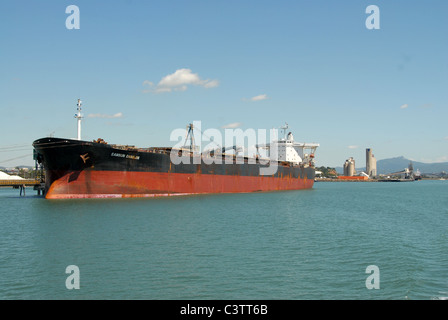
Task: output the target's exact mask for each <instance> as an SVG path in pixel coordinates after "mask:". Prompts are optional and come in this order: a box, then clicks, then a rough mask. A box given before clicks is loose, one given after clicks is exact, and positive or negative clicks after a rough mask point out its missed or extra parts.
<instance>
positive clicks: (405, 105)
mask: <svg viewBox="0 0 448 320" xmlns="http://www.w3.org/2000/svg"><path fill="white" fill-rule="evenodd" d="M407 107H409V105H408V104H407V103H406V104H403V105H402V106H401V107H400V109H406V108H407Z"/></svg>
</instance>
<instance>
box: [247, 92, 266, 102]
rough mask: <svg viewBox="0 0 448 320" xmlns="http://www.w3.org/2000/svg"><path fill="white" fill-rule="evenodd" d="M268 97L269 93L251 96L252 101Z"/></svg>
mask: <svg viewBox="0 0 448 320" xmlns="http://www.w3.org/2000/svg"><path fill="white" fill-rule="evenodd" d="M266 99H269V98H268V95H267V94H260V95H258V96H255V97H252V98H250V101H261V100H266Z"/></svg>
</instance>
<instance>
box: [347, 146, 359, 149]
mask: <svg viewBox="0 0 448 320" xmlns="http://www.w3.org/2000/svg"><path fill="white" fill-rule="evenodd" d="M347 148H349V149H357V148H359V147H358V146H348V147H347Z"/></svg>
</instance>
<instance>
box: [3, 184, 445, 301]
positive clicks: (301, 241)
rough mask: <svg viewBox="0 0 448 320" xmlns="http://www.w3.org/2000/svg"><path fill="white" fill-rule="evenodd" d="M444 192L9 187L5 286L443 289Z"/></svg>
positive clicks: (206, 294)
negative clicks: (171, 193) (56, 196)
mask: <svg viewBox="0 0 448 320" xmlns="http://www.w3.org/2000/svg"><path fill="white" fill-rule="evenodd" d="M447 195H448V181H416V182H406V183H381V182H378V183H362V182H341V183H331V182H317V183H315V185H314V187H313V189H311V190H305V191H287V192H272V193H250V194H218V195H200V196H182V197H171V198H152V199H85V200H45V199H43V198H41V197H37V196H36V195H35V192H33V191H31V189H28V190H27V193H26V196H25V197H20V196H19V191H18V190H14V189H0V219H1V220H0V221H1V223H0V299H3V300H5V299H6V300H8V299H151V300H154V299H168V300H170V299H198V300H201V299H217V300H221V299H269V300H270V299H286V300H302V299H303V300H308V299H347V300H357V299H381V300H386V299H387V300H389V299H390V300H403V299H411V300H430V299H447V298H448V196H447ZM69 266H76V267H77V268H78V271H79V272H73V273H72V272H70V271H68V270H69V269H67V267H69ZM371 266H374V269H373V271H371V270H372V269H371V268H372V267H371ZM369 267H370V269H369ZM66 271H67V272H66ZM74 275H76V276H77V278H76V281H77V283H78V285H79V289H76V288H75V289H73V288H70V286H69V285H68V284H67V283H69V284H70V283H72V282H70V281H71V279H70V277H72V276H74ZM68 280H70V281H68ZM73 283H75V280H73ZM372 285H374V287H373V288H372Z"/></svg>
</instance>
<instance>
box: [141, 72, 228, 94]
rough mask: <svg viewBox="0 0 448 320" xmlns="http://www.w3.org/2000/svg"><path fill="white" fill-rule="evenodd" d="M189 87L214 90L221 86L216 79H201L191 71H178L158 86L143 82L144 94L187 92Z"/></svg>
mask: <svg viewBox="0 0 448 320" xmlns="http://www.w3.org/2000/svg"><path fill="white" fill-rule="evenodd" d="M189 85H195V86H201V87H204V88H214V87H217V86H218V85H219V81H218V80H216V79H214V80H210V79H205V80H203V79H201V78H200V77H199V75H198V74H197V73H193V72H192V71H191V70H190V69H185V68H184V69H178V70H176V71H175V72H174V73H171V74H169V75H166V76H164V77H163V78H162V79H161V80H160V81H159V83H158V84H157V85H154V83H153V82H151V81H149V80H145V81H143V86H144V87H145V89H144V90H143V92H144V93H148V92H154V93H163V92H172V91H185V90H187V89H188V86H189Z"/></svg>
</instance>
